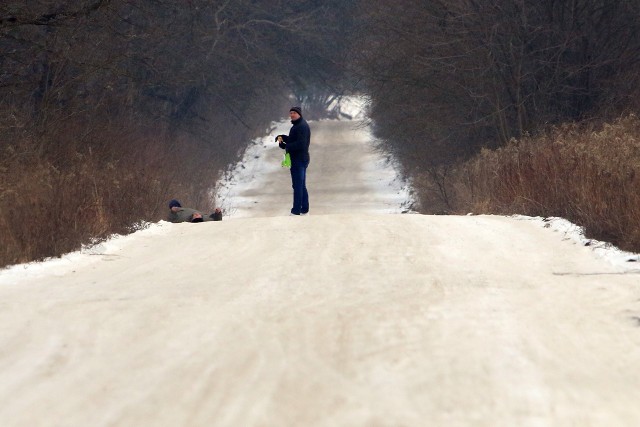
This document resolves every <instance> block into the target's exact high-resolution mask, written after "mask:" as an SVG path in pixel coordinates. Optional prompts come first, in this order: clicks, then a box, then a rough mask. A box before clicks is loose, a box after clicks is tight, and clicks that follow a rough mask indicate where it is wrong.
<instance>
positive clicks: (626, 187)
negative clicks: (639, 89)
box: [449, 115, 640, 251]
mask: <svg viewBox="0 0 640 427" xmlns="http://www.w3.org/2000/svg"><path fill="white" fill-rule="evenodd" d="M449 186H450V188H451V192H453V193H455V195H456V201H455V205H456V206H455V210H457V211H458V212H460V213H463V212H469V211H472V212H475V213H494V214H507V215H509V214H523V215H532V216H559V217H563V218H566V219H568V220H570V221H572V222H574V223H576V224H578V225H581V226H584V227H585V230H586V233H587V235H588V236H590V237H592V238H596V239H598V240H603V241H608V242H611V243H613V244H615V245H616V246H618V247H620V248H622V249H626V250H631V251H640V193H639V191H638V189H639V188H640V120H639V119H638V118H637V117H636V116H635V115H629V116H626V117H623V118H620V119H618V120H616V121H615V122H614V123H611V124H604V125H600V126H597V125H595V124H589V123H587V124H584V123H583V124H567V125H563V126H559V127H555V128H553V129H552V130H550V131H549V132H547V133H545V134H544V135H541V136H537V137H528V138H523V139H521V140H512V141H511V142H510V143H509V144H508V145H507V146H506V147H503V148H500V149H497V150H483V151H482V152H481V153H480V154H479V155H478V156H476V157H475V158H473V159H472V160H470V161H468V162H467V163H465V164H464V165H462V166H461V167H459V168H458V169H457V171H456V173H455V176H454V178H452V180H451V181H450V182H449Z"/></svg>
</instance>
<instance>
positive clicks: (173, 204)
mask: <svg viewBox="0 0 640 427" xmlns="http://www.w3.org/2000/svg"><path fill="white" fill-rule="evenodd" d="M181 207H182V205H181V204H180V202H179V201H177V200H176V199H171V201H170V202H169V209H171V208H181Z"/></svg>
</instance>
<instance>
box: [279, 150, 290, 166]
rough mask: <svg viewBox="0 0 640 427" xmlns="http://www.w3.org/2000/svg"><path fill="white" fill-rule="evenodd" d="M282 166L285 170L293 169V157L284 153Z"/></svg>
mask: <svg viewBox="0 0 640 427" xmlns="http://www.w3.org/2000/svg"><path fill="white" fill-rule="evenodd" d="M280 165H281V166H282V167H283V168H290V167H291V156H290V155H289V153H284V158H283V159H282V163H280Z"/></svg>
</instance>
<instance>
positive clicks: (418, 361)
mask: <svg viewBox="0 0 640 427" xmlns="http://www.w3.org/2000/svg"><path fill="white" fill-rule="evenodd" d="M312 130H313V131H314V137H313V139H312V144H313V151H312V156H313V159H312V165H311V167H310V169H309V174H310V179H309V190H310V193H311V200H312V215H309V216H306V217H290V216H286V214H287V213H288V204H289V200H290V195H291V188H290V183H289V178H288V172H287V171H285V170H281V169H280V167H279V166H278V164H277V163H278V162H279V158H280V156H281V153H280V151H279V150H278V149H274V148H273V147H272V146H270V145H269V144H268V143H267V142H265V143H264V144H262V143H260V144H256V146H255V147H253V148H252V150H255V152H250V153H248V155H249V157H250V158H252V159H254V160H255V162H245V165H244V168H243V170H244V171H246V172H245V175H244V176H239V174H238V176H236V177H235V178H236V181H235V182H234V183H231V184H229V185H228V186H227V187H224V188H222V189H221V192H222V193H224V195H226V196H225V199H224V203H225V207H226V208H227V209H228V211H229V212H231V213H232V215H231V216H230V217H227V218H225V220H224V221H222V222H209V223H203V224H167V223H161V224H158V225H154V226H152V227H150V228H149V229H147V230H143V231H141V232H138V233H136V234H134V235H133V236H127V238H122V239H120V240H119V241H118V242H119V243H117V244H111V246H110V244H109V243H107V244H105V245H102V246H101V247H100V248H98V249H95V250H94V252H93V254H78V255H77V256H76V257H75V258H68V259H66V261H65V259H63V260H60V261H59V263H57V264H54V263H43V264H40V265H36V266H31V267H30V268H24V267H19V268H17V269H16V268H15V267H14V268H13V269H11V270H7V271H4V272H0V425H2V426H3V427H17V426H25V427H34V426H78V427H80V426H82V427H85V426H92V427H97V426H123V427H124V426H154V427H155V426H167V427H175V426H189V427H191V426H234V427H235V426H447V427H450V426H487V427H495V426H518V427H520V426H554V427H555V426H581V427H585V426H629V427H631V426H634V427H635V426H638V425H640V405H639V404H638V402H639V401H640V363H638V362H639V361H640V275H639V274H637V271H636V270H634V269H633V268H631V267H624V266H621V265H614V264H612V263H610V262H608V261H607V260H605V259H603V258H600V257H597V256H596V255H595V253H594V251H593V250H592V249H590V248H587V247H584V246H580V245H578V244H576V243H575V242H574V241H572V240H570V239H568V238H565V237H564V235H563V234H561V233H559V232H553V231H552V230H551V229H545V228H544V227H543V226H542V223H541V222H539V221H531V220H526V219H517V218H504V217H490V216H464V217H455V216H434V217H431V216H422V215H400V214H392V212H398V211H399V210H400V209H401V208H400V203H401V202H402V200H401V199H402V197H399V196H402V194H403V193H402V190H401V189H400V188H399V186H398V183H397V182H396V181H394V178H393V174H392V173H391V172H390V171H389V170H388V169H384V170H381V172H380V174H376V173H375V170H374V168H373V166H372V165H376V160H375V156H374V154H373V152H372V150H371V148H370V147H369V146H368V145H367V144H366V141H365V138H363V137H362V135H366V130H363V129H354V128H353V126H352V124H350V123H347V122H333V121H326V122H317V123H312ZM363 132H364V133H363ZM329 135H330V136H331V137H329ZM265 141H266V140H265ZM337 153H338V154H339V155H337ZM257 165H261V166H257ZM381 165H382V163H378V164H377V166H375V167H381ZM241 169H242V168H241ZM385 189H386V190H385ZM405 196H406V195H405Z"/></svg>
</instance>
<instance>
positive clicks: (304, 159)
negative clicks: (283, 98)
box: [276, 107, 311, 215]
mask: <svg viewBox="0 0 640 427" xmlns="http://www.w3.org/2000/svg"><path fill="white" fill-rule="evenodd" d="M289 117H290V118H291V123H292V124H293V126H292V127H291V130H290V131H289V135H278V136H276V141H278V145H279V146H280V148H282V149H283V150H286V152H287V153H289V156H290V157H291V185H292V187H293V207H292V208H291V214H292V215H305V214H307V213H308V212H309V193H308V192H307V167H308V166H309V160H310V158H309V144H310V143H311V130H310V129H309V125H308V124H307V121H306V120H305V119H304V118H303V117H302V110H301V109H300V107H291V109H290V110H289Z"/></svg>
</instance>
